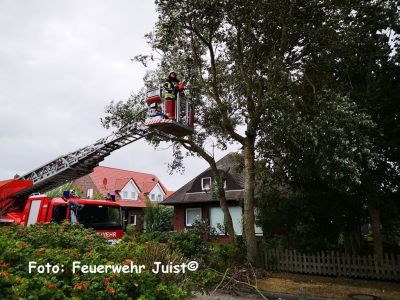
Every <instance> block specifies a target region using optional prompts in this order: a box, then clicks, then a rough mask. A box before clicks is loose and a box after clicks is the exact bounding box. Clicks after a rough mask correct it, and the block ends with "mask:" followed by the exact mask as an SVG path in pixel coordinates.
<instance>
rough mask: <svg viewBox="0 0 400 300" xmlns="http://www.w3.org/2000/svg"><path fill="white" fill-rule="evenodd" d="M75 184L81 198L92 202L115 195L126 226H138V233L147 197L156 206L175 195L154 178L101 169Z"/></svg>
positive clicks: (150, 175) (123, 171) (107, 168)
mask: <svg viewBox="0 0 400 300" xmlns="http://www.w3.org/2000/svg"><path fill="white" fill-rule="evenodd" d="M72 184H73V186H75V187H77V188H79V189H80V191H81V193H83V195H81V196H82V197H86V198H89V199H90V198H94V197H96V196H97V195H103V196H106V195H107V194H111V195H115V200H116V201H117V202H118V203H119V204H120V205H121V206H122V208H123V209H124V210H125V223H126V224H133V225H136V228H137V230H142V229H143V225H144V224H143V216H144V208H145V207H146V197H147V198H148V199H149V200H150V201H154V202H155V203H156V202H161V201H162V200H164V199H165V198H166V197H167V196H169V195H170V194H171V193H172V192H169V191H168V190H167V189H166V188H165V186H164V185H163V184H162V183H161V182H160V180H159V179H158V178H157V176H155V175H153V174H148V173H141V172H135V171H128V170H121V169H116V168H110V167H102V166H99V167H96V168H94V170H93V172H92V173H90V174H88V175H86V176H83V177H81V178H79V179H77V180H75V181H74V182H73V183H72Z"/></svg>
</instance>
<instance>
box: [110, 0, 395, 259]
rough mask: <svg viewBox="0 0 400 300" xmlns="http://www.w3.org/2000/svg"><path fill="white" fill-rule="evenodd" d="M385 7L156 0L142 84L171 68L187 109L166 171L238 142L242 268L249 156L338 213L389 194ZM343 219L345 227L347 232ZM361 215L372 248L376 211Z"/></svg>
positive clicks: (389, 7)
mask: <svg viewBox="0 0 400 300" xmlns="http://www.w3.org/2000/svg"><path fill="white" fill-rule="evenodd" d="M396 5H397V4H395V3H393V2H392V1H380V2H371V1H366V0H365V1H361V2H360V1H355V0H354V1H348V2H346V3H338V2H336V1H329V0H324V1H304V0H296V1H289V0H286V1H268V0H261V1H255V0H250V1H244V0H238V1H218V0H211V1H195V0H182V1H178V2H176V1H167V0H158V1H156V6H157V12H158V14H159V19H158V21H157V23H156V25H155V28H154V31H153V33H152V34H149V35H148V36H147V37H148V39H149V42H150V43H151V45H152V47H153V49H154V51H155V52H156V53H160V54H161V57H160V58H159V59H160V64H159V65H158V69H157V70H156V73H150V74H149V76H148V78H147V84H149V83H150V82H152V80H151V79H154V78H155V77H157V76H158V77H159V75H155V74H166V73H167V70H168V69H171V68H172V67H173V68H174V69H176V70H177V71H178V72H180V73H181V74H188V75H190V77H191V78H192V79H193V80H192V90H193V99H194V102H195V104H197V124H198V127H197V130H196V134H195V135H193V136H192V137H190V138H184V139H174V140H173V141H174V142H176V144H175V145H176V148H175V150H176V151H175V152H174V153H175V158H176V159H175V161H174V164H173V167H180V166H181V159H182V158H183V155H182V152H181V149H182V147H183V148H184V149H188V150H190V151H194V152H196V153H198V154H199V155H201V156H202V157H203V158H205V159H206V160H207V156H206V155H204V153H203V152H202V151H203V150H204V147H203V146H204V141H205V140H206V139H207V138H208V137H210V136H212V137H214V138H215V139H216V140H217V142H218V144H219V145H220V146H221V147H224V146H225V145H226V144H227V143H231V142H236V143H238V144H240V145H241V146H242V149H243V157H244V181H245V182H244V185H245V193H244V215H243V220H244V234H245V243H246V248H247V258H248V260H249V261H250V262H252V263H254V262H255V261H256V258H257V247H256V240H255V233H254V203H255V200H254V199H255V197H254V196H255V182H256V180H255V161H256V156H259V157H260V158H263V159H265V160H266V162H267V164H268V166H269V167H270V168H271V170H273V171H274V172H273V173H274V174H275V175H276V176H277V177H279V178H281V179H283V180H285V182H286V183H288V184H289V185H290V186H291V187H293V188H294V189H295V190H296V191H298V192H302V193H304V195H308V196H310V197H311V196H313V197H314V199H316V198H315V196H316V195H317V193H318V191H320V190H321V189H322V190H323V191H324V193H327V194H329V193H330V194H331V195H332V194H334V195H337V196H339V198H340V200H339V201H341V203H343V206H344V207H343V210H344V211H346V209H347V208H349V207H352V206H354V210H352V211H354V212H355V214H356V213H357V211H358V210H359V209H360V207H363V205H368V207H369V208H374V207H375V208H376V206H379V205H374V202H376V203H378V202H380V201H377V200H376V199H377V195H379V194H380V193H382V192H383V191H382V189H384V190H385V192H384V193H385V194H387V195H389V196H388V197H391V195H393V191H396V183H395V178H396V176H397V177H398V174H399V164H398V161H399V160H398V154H396V153H398V152H399V151H397V150H398V138H396V137H397V136H398V134H397V135H396V133H398V125H397V123H398V121H397V123H396V120H397V118H398V103H397V102H396V96H395V95H397V94H396V92H397V91H398V66H399V63H398V59H399V54H398V52H396V49H397V46H398V42H397V37H398V36H397V35H396V34H388V32H390V31H391V30H392V31H394V32H398V31H399V30H398V11H399V10H398V7H397V6H396ZM394 37H395V38H394ZM389 39H391V40H392V42H391V43H388V40H389ZM343 42H344V43H343ZM393 53H394V54H393ZM137 59H138V60H141V61H143V62H146V59H154V57H153V56H149V57H145V56H138V57H137ZM159 79H160V78H158V80H157V81H159ZM385 82H386V83H385ZM372 90H377V91H379V93H376V94H372V93H371V91H372ZM367 91H369V92H368V93H367ZM377 95H379V97H378V98H377ZM381 97H382V98H381ZM383 99H384V100H383ZM376 101H380V103H382V104H383V106H382V107H381V109H376V107H375V106H374V105H372V104H373V103H374V102H376ZM388 110H390V111H389V112H388ZM117 113H118V112H117ZM382 116H384V118H382ZM331 125H332V126H331ZM393 128H396V129H395V130H393ZM382 132H383V133H384V134H386V135H387V137H388V138H386V137H385V138H382V137H381V134H382ZM198 147H199V148H198ZM201 153H203V154H201ZM206 154H207V153H206ZM209 163H210V162H209ZM210 165H212V161H211V163H210ZM216 171H217V170H216ZM215 174H217V172H216V173H215ZM278 175H279V176H278ZM367 187H368V189H367ZM369 189H371V190H369ZM397 190H398V188H397ZM374 195H375V196H374ZM353 199H354V200H353ZM353 202H354V203H353ZM221 203H223V201H222V202H221ZM347 211H350V210H347ZM345 216H346V217H345V219H346V220H347V221H346V222H347V223H348V224H346V227H347V228H353V227H357V224H352V221H351V219H352V215H350V214H345ZM353 216H354V215H353ZM371 219H372V220H373V222H372V224H373V226H374V232H375V233H374V235H375V242H376V243H375V244H376V245H378V244H379V230H378V229H379V214H376V213H373V211H372V210H371ZM358 221H360V220H357V222H358ZM357 222H356V223H357ZM348 236H352V235H350V234H349V235H348ZM354 243H356V241H354ZM378 248H379V247H377V248H376V252H377V253H378V252H379V249H378Z"/></svg>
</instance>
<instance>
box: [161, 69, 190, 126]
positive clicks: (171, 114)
mask: <svg viewBox="0 0 400 300" xmlns="http://www.w3.org/2000/svg"><path fill="white" fill-rule="evenodd" d="M163 87H164V90H165V93H164V98H165V114H166V115H167V117H168V118H170V119H176V98H177V95H178V93H179V92H182V91H183V90H184V89H185V86H184V84H183V82H180V80H179V79H178V76H177V74H176V72H175V71H171V72H169V74H168V77H167V80H166V81H165V82H164V86H163Z"/></svg>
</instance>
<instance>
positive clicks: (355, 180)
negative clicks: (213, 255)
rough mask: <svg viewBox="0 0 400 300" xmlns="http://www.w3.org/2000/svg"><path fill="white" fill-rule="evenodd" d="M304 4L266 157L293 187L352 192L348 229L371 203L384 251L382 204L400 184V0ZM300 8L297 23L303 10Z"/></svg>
mask: <svg viewBox="0 0 400 300" xmlns="http://www.w3.org/2000/svg"><path fill="white" fill-rule="evenodd" d="M303 8H304V10H305V11H307V13H309V15H310V16H309V18H308V20H307V21H306V19H304V21H303V26H304V25H307V27H308V29H306V30H304V31H303V33H302V35H301V39H300V40H299V41H301V42H300V43H299V47H298V49H297V51H295V52H293V53H289V54H288V55H287V57H286V60H288V61H289V64H288V63H286V62H285V66H286V68H284V71H285V72H286V74H287V78H283V79H284V80H283V81H282V84H281V85H282V86H283V87H284V88H283V89H281V91H280V92H279V94H280V95H281V96H282V97H280V101H279V103H272V105H271V106H270V114H269V115H268V117H267V118H266V119H265V120H264V121H265V122H264V125H265V129H264V130H263V132H264V135H263V137H262V141H261V144H262V145H263V146H264V151H263V157H265V158H266V159H267V161H268V164H269V165H270V166H272V167H271V169H273V170H274V173H275V174H279V175H281V178H284V179H285V182H287V183H289V184H290V186H291V187H292V188H293V189H294V190H296V191H298V192H301V193H303V194H306V195H308V197H312V194H313V191H321V187H323V190H324V191H325V192H329V193H330V194H337V196H338V198H339V199H343V200H344V201H341V203H343V207H344V211H342V212H340V211H337V212H338V213H339V212H340V213H341V214H344V215H345V216H347V217H346V222H345V224H346V223H348V224H347V225H346V227H347V229H351V228H354V227H358V228H359V224H358V226H357V222H359V221H360V218H361V215H362V214H361V213H360V211H362V208H363V207H368V211H369V215H370V220H371V224H372V227H373V236H374V250H375V254H376V255H377V256H378V257H381V256H382V251H383V250H382V234H381V229H380V228H381V223H382V222H381V220H380V219H381V218H380V214H381V208H383V207H385V206H386V207H387V204H385V202H388V201H390V203H394V202H395V201H394V199H395V198H397V199H398V192H397V191H398V188H399V181H398V177H399V169H400V168H399V165H400V164H399V157H398V153H399V151H398V150H399V139H398V133H399V129H400V127H399V123H398V121H397V119H398V115H399V109H400V107H399V104H398V99H397V97H398V96H396V95H398V93H399V91H400V90H399V89H400V78H399V70H400V68H399V56H398V48H399V36H398V32H399V31H400V30H399V8H398V4H396V3H395V2H393V1H379V2H372V1H347V2H346V3H335V2H330V1H319V2H318V3H317V2H314V1H311V2H310V4H309V6H307V4H305V5H304V7H303ZM295 11H296V12H297V13H295V14H292V16H293V17H292V18H291V19H290V20H288V22H289V23H292V24H293V22H294V23H296V21H295V20H296V16H297V17H299V16H301V14H298V12H299V10H295ZM304 17H305V16H304ZM289 36H290V34H289ZM293 62H294V63H293ZM290 67H291V68H290ZM395 153H396V154H395ZM318 187H319V188H318ZM390 199H392V200H390ZM394 206H395V205H394ZM352 207H356V209H355V210H353V209H350V208H352ZM392 208H394V207H393V206H392ZM326 209H331V208H330V207H329V208H328V207H326ZM346 209H347V210H346ZM351 212H354V213H353V214H352V213H351ZM354 218H357V219H358V221H357V222H356V224H351V220H352V219H354ZM358 231H359V229H358ZM349 236H351V235H349Z"/></svg>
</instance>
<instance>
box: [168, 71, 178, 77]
mask: <svg viewBox="0 0 400 300" xmlns="http://www.w3.org/2000/svg"><path fill="white" fill-rule="evenodd" d="M168 78H176V72H175V71H170V72H169V73H168Z"/></svg>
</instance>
